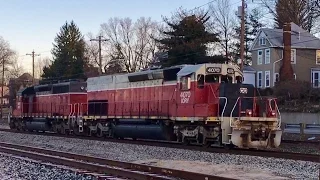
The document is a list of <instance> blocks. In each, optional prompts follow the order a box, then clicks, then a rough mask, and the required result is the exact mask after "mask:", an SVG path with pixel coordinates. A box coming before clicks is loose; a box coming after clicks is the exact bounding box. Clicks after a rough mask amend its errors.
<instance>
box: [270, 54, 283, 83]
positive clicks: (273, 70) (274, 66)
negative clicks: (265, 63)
mask: <svg viewBox="0 0 320 180" xmlns="http://www.w3.org/2000/svg"><path fill="white" fill-rule="evenodd" d="M281 60H282V58H281V59H279V60H277V61H275V62H273V67H272V79H273V81H272V82H273V86H274V84H275V80H276V78H275V76H274V75H275V69H276V65H275V64H276V63H278V62H280V61H281ZM279 77H280V75H279Z"/></svg>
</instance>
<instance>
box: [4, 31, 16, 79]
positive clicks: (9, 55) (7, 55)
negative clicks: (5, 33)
mask: <svg viewBox="0 0 320 180" xmlns="http://www.w3.org/2000/svg"><path fill="white" fill-rule="evenodd" d="M15 55H16V52H15V51H13V50H12V49H11V48H10V44H9V42H7V41H5V40H4V39H3V38H2V37H1V36H0V65H1V66H0V67H1V68H0V69H1V70H0V72H1V74H2V76H3V78H4V79H3V80H5V76H6V75H5V73H6V72H8V70H9V69H10V66H12V65H13V64H15V62H14V59H13V58H14V57H15ZM2 83H4V82H2ZM2 83H1V84H2Z"/></svg>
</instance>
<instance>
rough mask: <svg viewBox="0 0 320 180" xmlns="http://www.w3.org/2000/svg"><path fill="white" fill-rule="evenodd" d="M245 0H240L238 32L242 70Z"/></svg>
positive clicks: (241, 68) (241, 67)
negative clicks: (239, 26) (239, 28)
mask: <svg viewBox="0 0 320 180" xmlns="http://www.w3.org/2000/svg"><path fill="white" fill-rule="evenodd" d="M244 1H245V0H242V5H241V32H240V59H241V66H240V70H241V72H243V61H244V15H245V12H244V6H245V2H244Z"/></svg>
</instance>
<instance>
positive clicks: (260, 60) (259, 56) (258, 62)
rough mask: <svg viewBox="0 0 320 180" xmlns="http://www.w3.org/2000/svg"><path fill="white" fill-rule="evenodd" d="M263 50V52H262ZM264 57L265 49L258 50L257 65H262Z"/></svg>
mask: <svg viewBox="0 0 320 180" xmlns="http://www.w3.org/2000/svg"><path fill="white" fill-rule="evenodd" d="M260 52H261V54H260ZM262 57H263V50H258V52H257V65H261V64H262V61H263V60H262Z"/></svg>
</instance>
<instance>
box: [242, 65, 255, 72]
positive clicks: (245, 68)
mask: <svg viewBox="0 0 320 180" xmlns="http://www.w3.org/2000/svg"><path fill="white" fill-rule="evenodd" d="M243 71H246V72H256V70H255V69H253V68H252V67H251V66H243Z"/></svg>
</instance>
